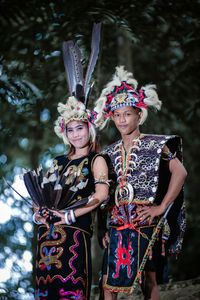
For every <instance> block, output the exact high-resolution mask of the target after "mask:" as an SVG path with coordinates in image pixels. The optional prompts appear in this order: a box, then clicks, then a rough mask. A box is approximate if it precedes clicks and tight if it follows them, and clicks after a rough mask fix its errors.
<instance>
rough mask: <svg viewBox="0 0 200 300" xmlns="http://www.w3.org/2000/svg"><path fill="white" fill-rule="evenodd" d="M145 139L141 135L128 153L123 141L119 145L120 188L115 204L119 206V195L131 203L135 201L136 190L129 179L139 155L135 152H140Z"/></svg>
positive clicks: (118, 172) (116, 194)
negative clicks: (142, 140)
mask: <svg viewBox="0 0 200 300" xmlns="http://www.w3.org/2000/svg"><path fill="white" fill-rule="evenodd" d="M143 137H144V134H140V136H138V137H137V138H134V139H133V145H132V146H131V147H130V149H129V151H128V153H126V150H125V149H124V146H123V141H121V143H120V144H119V152H120V154H119V157H118V158H119V163H118V164H117V166H118V167H117V170H116V173H117V175H118V176H117V177H118V182H119V184H118V186H117V188H116V191H115V203H116V204H117V205H118V206H119V203H118V193H119V194H120V196H122V195H123V197H126V196H127V198H128V199H129V202H131V201H132V200H133V197H134V190H133V186H132V185H131V184H130V183H129V182H128V180H127V177H128V176H131V175H130V174H129V171H130V168H131V167H132V168H135V167H136V160H137V155H136V154H135V153H134V152H135V150H140V148H139V146H140V145H141V138H143Z"/></svg>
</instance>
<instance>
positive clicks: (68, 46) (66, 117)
mask: <svg viewBox="0 0 200 300" xmlns="http://www.w3.org/2000/svg"><path fill="white" fill-rule="evenodd" d="M100 30H101V23H98V24H94V26H93V31H92V42H91V54H90V60H89V64H88V68H87V72H86V76H85V80H84V77H83V67H82V63H81V60H82V56H81V51H80V49H79V47H78V45H77V44H74V43H73V41H67V42H64V43H63V47H62V52H63V60H64V66H65V72H66V79H67V83H68V87H69V92H70V97H69V99H68V101H67V103H66V104H63V103H59V104H58V112H59V113H60V116H59V117H58V119H57V121H56V123H55V132H56V134H57V135H58V136H59V137H60V138H63V141H64V143H65V144H68V139H67V137H66V125H67V124H68V123H69V122H70V121H73V120H76V121H77V120H78V121H84V122H89V126H90V127H91V126H92V127H93V125H92V124H93V123H94V120H95V119H96V117H97V116H96V114H95V112H90V110H89V109H87V103H88V100H89V96H90V93H91V89H92V85H90V79H91V76H92V73H93V71H94V67H95V65H96V62H97V58H98V54H99V44H100ZM93 130H94V128H93Z"/></svg>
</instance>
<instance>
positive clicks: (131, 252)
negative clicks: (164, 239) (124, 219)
mask: <svg viewBox="0 0 200 300" xmlns="http://www.w3.org/2000/svg"><path fill="white" fill-rule="evenodd" d="M160 225H161V224H160ZM160 225H157V226H156V225H155V224H154V225H148V226H143V227H140V228H138V230H135V229H132V228H131V229H130V228H126V229H123V230H119V228H116V227H110V228H109V236H110V243H109V244H108V247H107V249H106V252H105V256H104V266H103V269H104V270H103V273H104V274H106V275H107V280H106V284H105V288H107V289H108V290H110V291H112V292H125V293H132V292H133V290H134V289H135V287H136V286H137V285H138V283H141V275H142V271H143V270H144V268H145V265H146V262H147V261H148V259H151V258H152V249H153V246H154V243H155V241H156V239H157V237H158V234H157V233H159V226H160ZM151 265H153V263H152V264H151ZM150 268H154V267H152V266H151V267H150ZM153 271H154V270H153Z"/></svg>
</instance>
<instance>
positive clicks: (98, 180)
mask: <svg viewBox="0 0 200 300" xmlns="http://www.w3.org/2000/svg"><path fill="white" fill-rule="evenodd" d="M109 182H110V180H108V179H107V180H106V176H105V175H101V176H100V177H99V178H95V179H94V184H107V185H108V186H110V183H109Z"/></svg>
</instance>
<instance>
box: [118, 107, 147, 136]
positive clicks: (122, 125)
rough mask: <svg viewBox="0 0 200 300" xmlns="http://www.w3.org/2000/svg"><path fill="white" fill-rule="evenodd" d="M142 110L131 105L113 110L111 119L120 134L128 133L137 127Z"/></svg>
mask: <svg viewBox="0 0 200 300" xmlns="http://www.w3.org/2000/svg"><path fill="white" fill-rule="evenodd" d="M141 114H142V112H140V111H138V110H137V109H134V108H133V107H131V106H125V107H120V108H117V109H115V110H114V113H113V120H114V122H115V126H116V127H117V129H118V130H119V132H120V133H121V135H128V134H131V133H132V132H134V131H135V130H137V129H138V128H139V121H140V118H141Z"/></svg>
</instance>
